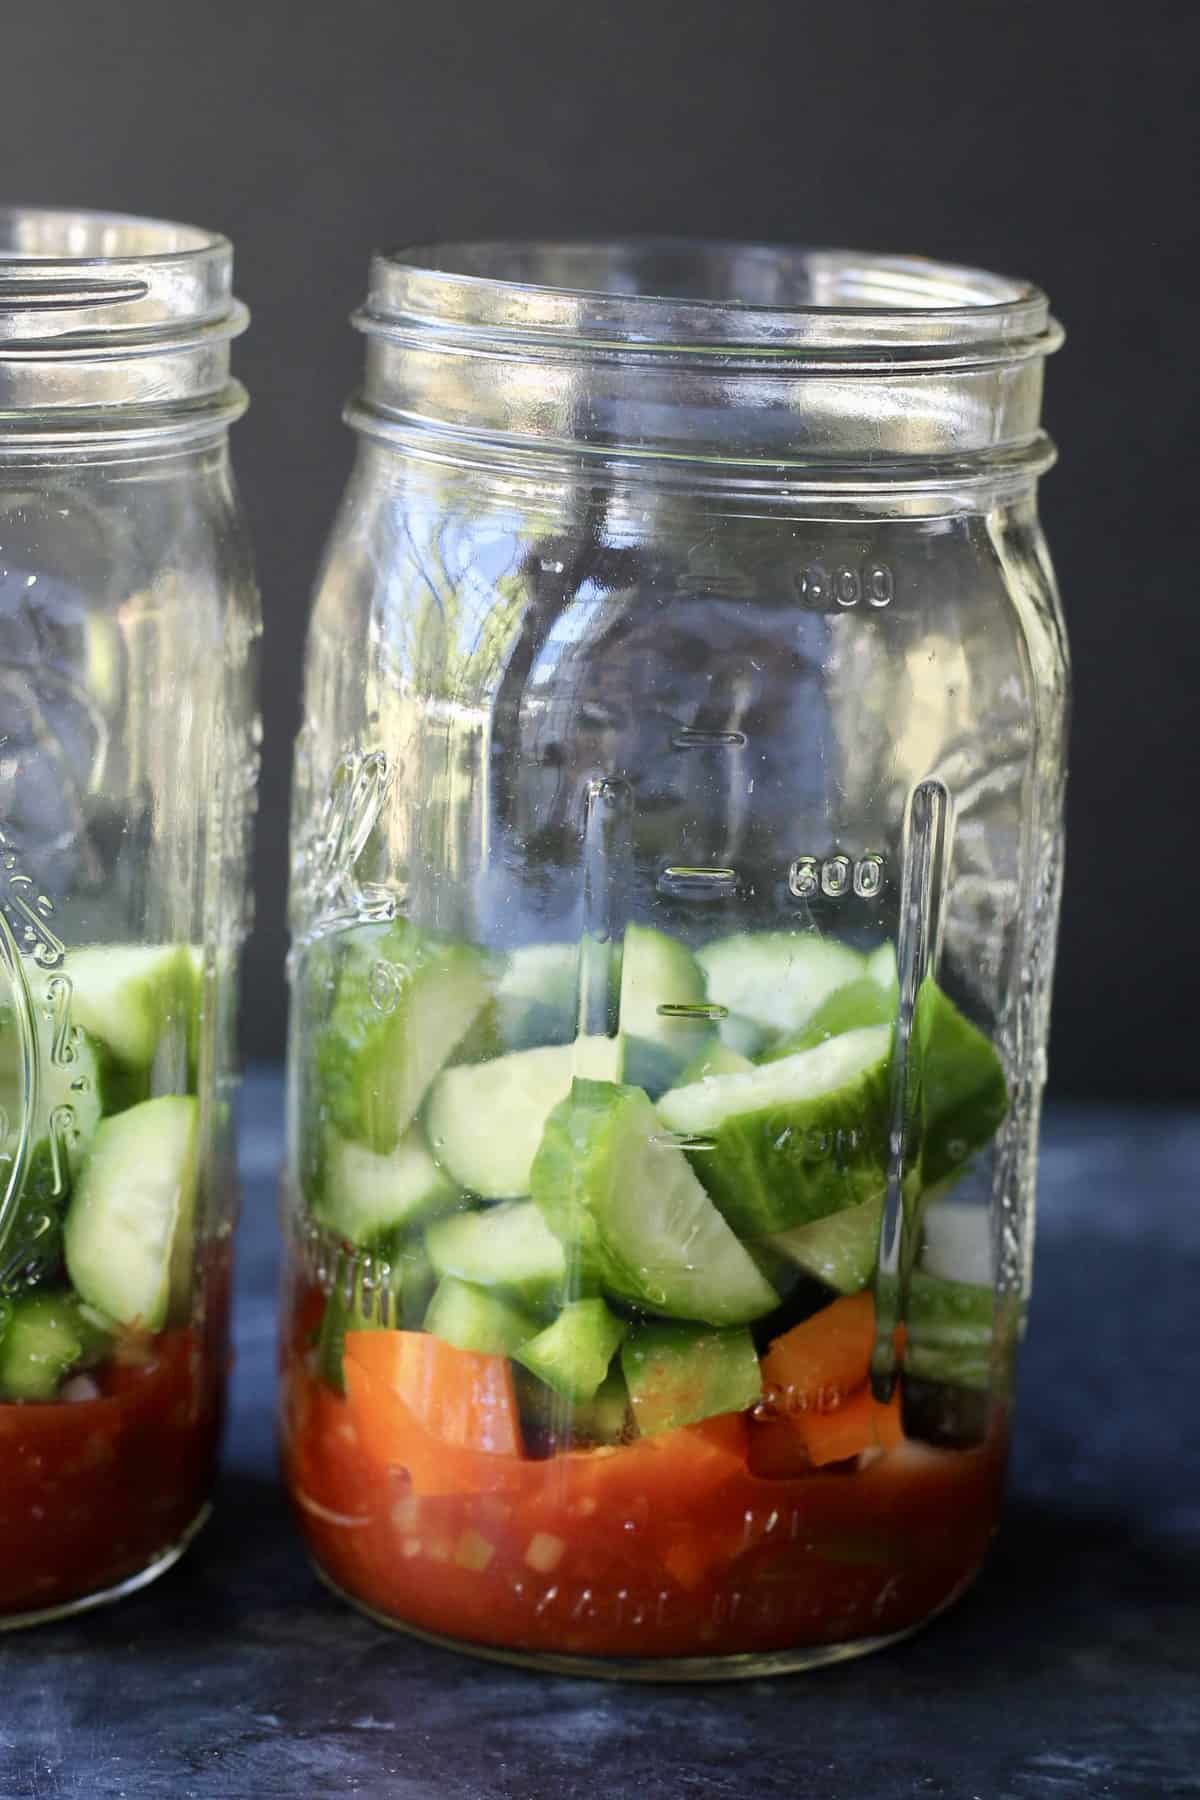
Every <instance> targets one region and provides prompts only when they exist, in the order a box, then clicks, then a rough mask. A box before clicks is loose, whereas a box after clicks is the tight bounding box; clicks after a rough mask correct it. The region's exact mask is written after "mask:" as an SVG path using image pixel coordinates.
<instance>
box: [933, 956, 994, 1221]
mask: <svg viewBox="0 0 1200 1800" xmlns="http://www.w3.org/2000/svg"><path fill="white" fill-rule="evenodd" d="M912 1043H913V1045H914V1046H915V1049H916V1055H917V1064H918V1069H919V1075H920V1095H921V1118H922V1133H921V1179H922V1182H923V1184H924V1185H925V1186H926V1187H931V1186H932V1185H933V1184H934V1182H938V1181H943V1180H945V1178H946V1177H947V1176H948V1175H950V1174H953V1173H954V1171H955V1170H957V1169H959V1168H961V1167H962V1165H963V1164H964V1163H965V1162H966V1161H967V1159H968V1157H970V1156H971V1154H972V1153H973V1152H974V1151H976V1150H978V1149H980V1148H981V1147H982V1146H983V1145H984V1144H986V1143H987V1142H988V1141H989V1140H990V1139H991V1138H992V1137H994V1136H995V1134H996V1132H997V1130H998V1129H999V1127H1000V1125H1001V1122H1002V1121H1003V1119H1004V1115H1005V1113H1006V1112H1007V1111H1008V1088H1007V1086H1006V1084H1005V1080H1004V1069H1003V1067H1002V1065H1001V1062H1000V1058H999V1057H998V1056H997V1054H996V1052H995V1050H994V1049H993V1047H992V1045H991V1043H990V1041H989V1040H988V1039H987V1038H986V1037H985V1036H984V1034H983V1032H982V1031H980V1030H979V1029H978V1028H977V1027H976V1026H974V1025H972V1024H971V1022H970V1020H969V1019H967V1018H966V1017H965V1016H964V1015H963V1013H961V1012H960V1011H959V1009H958V1007H957V1006H955V1004H954V1002H953V1001H952V1000H951V999H949V998H948V996H947V995H946V994H945V993H943V991H942V989H941V988H940V987H938V985H937V983H936V982H934V981H933V980H926V981H925V982H923V983H922V986H921V990H920V992H919V994H918V995H917V1004H916V1010H915V1014H914V1017H913V1030H912Z"/></svg>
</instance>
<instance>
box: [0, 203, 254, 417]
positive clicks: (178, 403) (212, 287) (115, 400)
mask: <svg viewBox="0 0 1200 1800" xmlns="http://www.w3.org/2000/svg"><path fill="white" fill-rule="evenodd" d="M232 275H233V250H232V247H231V245H230V244H229V243H228V241H227V240H226V239H225V238H223V237H219V236H216V235H214V234H213V233H211V232H206V231H201V230H198V229H196V228H195V227H193V226H189V225H176V224H171V223H169V222H167V221H164V220H155V219H138V218H131V217H126V216H124V215H121V214H116V213H90V212H66V211H58V210H55V209H46V208H37V207H32V208H20V207H17V208H0V447H3V446H7V445H8V444H9V443H11V442H12V441H14V440H19V439H23V438H24V437H25V436H31V437H36V438H43V437H54V436H84V437H86V436H90V435H93V434H102V435H107V434H111V433H114V432H116V433H124V434H129V433H140V432H150V433H156V434H161V433H163V432H173V433H176V434H189V435H190V434H194V433H196V432H198V431H199V432H202V433H206V434H211V432H212V431H213V430H214V429H223V428H224V427H225V426H226V425H227V424H228V423H229V421H230V419H232V418H236V417H237V416H238V414H239V413H240V412H242V411H243V409H244V406H245V396H244V393H243V391H242V389H241V388H240V387H239V386H238V384H237V383H236V382H234V381H232V380H231V379H230V374H229V345H230V341H231V340H232V339H233V338H234V337H236V336H237V335H238V334H239V333H240V332H241V331H243V330H244V329H245V326H246V320H247V314H246V309H245V307H244V306H242V305H241V303H240V302H239V301H238V300H236V299H235V298H234V297H233V292H232Z"/></svg>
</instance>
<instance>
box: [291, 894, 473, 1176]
mask: <svg viewBox="0 0 1200 1800" xmlns="http://www.w3.org/2000/svg"><path fill="white" fill-rule="evenodd" d="M343 935H344V938H345V939H346V940H348V941H343V942H340V943H337V944H336V945H335V946H334V948H333V957H334V959H335V964H336V973H335V974H334V975H333V980H334V984H335V985H334V1000H333V1005H332V1007H331V1009H330V1013H329V1017H328V1019H327V1021H326V1023H325V1024H324V1025H323V1026H321V1028H320V1030H319V1033H318V1037H317V1046H316V1053H315V1063H316V1071H315V1072H316V1078H317V1088H318V1092H319V1095H320V1101H321V1104H322V1105H323V1106H324V1108H325V1109H326V1111H327V1114H328V1117H329V1119H330V1120H331V1122H332V1123H333V1124H334V1125H335V1126H336V1128H337V1129H338V1131H339V1132H340V1133H341V1135H342V1136H343V1137H346V1138H352V1139H354V1140H356V1141H357V1142H359V1143H362V1144H365V1145H366V1146H367V1148H368V1149H370V1150H374V1151H375V1152H376V1154H377V1155H381V1156H382V1155H386V1154H387V1152H388V1151H389V1150H394V1149H395V1147H396V1145H397V1143H398V1142H399V1140H400V1138H401V1137H402V1136H403V1134H404V1132H405V1131H406V1130H407V1128H408V1126H409V1125H410V1124H411V1123H412V1121H413V1119H414V1118H415V1117H416V1115H417V1113H418V1111H419V1110H420V1108H421V1105H422V1103H423V1102H424V1099H425V1096H426V1094H427V1092H428V1091H429V1088H430V1086H431V1085H432V1082H433V1079H434V1077H435V1076H436V1075H437V1073H438V1070H439V1069H440V1068H441V1067H442V1065H443V1064H444V1063H445V1062H446V1061H447V1060H448V1058H449V1057H450V1056H451V1055H452V1054H453V1052H454V1050H455V1049H456V1047H457V1046H458V1045H459V1044H460V1043H461V1041H462V1040H463V1039H464V1038H465V1037H466V1036H467V1034H468V1033H469V1032H470V1031H471V1029H472V1027H473V1026H475V1024H476V1022H477V1020H478V1018H479V1015H480V1013H481V1012H483V1011H484V1009H485V1007H488V1006H490V1004H491V974H492V969H491V964H490V961H489V959H488V957H487V955H486V953H485V952H484V951H482V950H479V949H477V948H476V947H475V946H474V945H472V944H467V943H461V942H459V941H458V940H456V939H453V938H447V937H441V936H439V935H437V934H435V933H433V932H426V931H421V930H419V929H418V928H417V927H416V926H415V925H410V924H409V923H408V922H407V921H406V920H398V921H395V922H393V923H392V924H390V925H386V926H371V927H367V928H364V929H362V930H358V931H355V932H354V933H352V934H351V933H345V934H343ZM319 948H320V947H314V949H315V950H319ZM310 956H313V967H312V969H311V971H309V978H310V979H313V980H322V981H324V980H328V979H329V976H330V969H329V958H328V954H326V955H320V954H315V955H314V953H313V952H310ZM381 960H382V961H386V962H389V963H391V964H392V965H393V966H394V967H396V968H402V969H404V970H406V971H407V972H408V974H409V976H410V978H411V988H412V991H411V992H408V991H407V990H406V991H403V992H402V993H401V994H400V996H399V998H398V1000H397V1003H396V1005H395V1007H394V1008H393V1010H392V1011H390V1012H381V1011H380V1010H379V1008H378V1007H377V1006H376V1005H375V1004H374V1001H373V999H372V994H371V986H370V982H371V970H372V968H373V967H374V966H375V964H376V963H377V962H379V961H381ZM438 987H443V988H444V989H445V991H446V995H447V997H450V996H454V997H455V998H456V999H458V1000H459V1001H460V1004H459V1005H458V1008H457V1011H454V1012H449V1011H448V1009H445V1010H446V1011H447V1013H448V1019H449V1025H448V1029H446V1030H445V1031H444V1032H443V1037H444V1039H445V1042H444V1043H442V1044H441V1045H440V1047H439V1052H438V1054H436V1055H435V1056H434V1057H433V1058H432V1059H431V1060H430V1063H429V1064H428V1066H427V1067H420V1066H418V1058H419V1057H420V1054H421V1048H422V1040H423V1037H424V1034H423V1033H422V1032H421V1031H419V1030H414V1029H413V1027H412V1025H411V1023H410V1013H411V1009H412V1006H413V1004H414V1002H415V1001H416V1000H417V998H418V997H420V998H421V999H422V1001H423V1003H426V1004H427V1002H428V999H429V996H428V995H427V994H426V993H425V990H426V989H430V990H432V991H433V992H434V993H436V990H437V988H438Z"/></svg>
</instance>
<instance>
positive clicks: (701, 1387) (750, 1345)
mask: <svg viewBox="0 0 1200 1800" xmlns="http://www.w3.org/2000/svg"><path fill="white" fill-rule="evenodd" d="M621 1368H622V1370H623V1372H624V1375H625V1382H626V1385H627V1387H628V1389H629V1398H630V1403H631V1405H632V1408H633V1416H634V1419H635V1420H636V1422H637V1427H638V1430H639V1432H640V1433H641V1435H642V1436H643V1437H657V1436H658V1435H659V1434H660V1433H661V1432H664V1431H676V1430H678V1429H679V1428H680V1427H681V1426H683V1425H698V1424H699V1423H700V1422H701V1420H703V1419H712V1418H720V1417H721V1416H723V1415H724V1414H726V1413H738V1412H745V1411H746V1410H747V1408H748V1407H751V1406H754V1405H756V1404H757V1402H758V1401H759V1400H760V1399H761V1398H762V1368H761V1366H760V1364H759V1360H758V1352H757V1351H756V1350H755V1348H754V1339H753V1338H752V1337H751V1335H750V1333H749V1331H748V1330H747V1329H746V1327H745V1326H733V1327H727V1328H726V1329H724V1330H715V1331H714V1330H705V1329H703V1328H697V1327H694V1326H687V1325H663V1324H654V1325H644V1326H642V1327H641V1328H640V1329H639V1330H637V1331H635V1332H634V1333H633V1335H632V1336H631V1337H629V1338H627V1339H626V1341H625V1343H624V1344H623V1345H622V1347H621Z"/></svg>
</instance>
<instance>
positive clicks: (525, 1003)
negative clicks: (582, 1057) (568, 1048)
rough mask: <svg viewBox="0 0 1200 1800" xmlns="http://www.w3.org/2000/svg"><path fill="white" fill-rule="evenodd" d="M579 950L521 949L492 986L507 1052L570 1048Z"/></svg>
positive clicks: (566, 946) (560, 946)
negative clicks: (544, 1046) (542, 1046)
mask: <svg viewBox="0 0 1200 1800" xmlns="http://www.w3.org/2000/svg"><path fill="white" fill-rule="evenodd" d="M578 996H579V945H578V944H577V943H574V944H522V945H521V947H520V948H519V949H517V950H513V951H511V952H510V954H509V957H508V961H507V962H506V963H505V965H504V968H503V970H502V971H501V974H500V977H499V979H498V980H497V982H496V1012H497V1016H498V1022H499V1028H500V1037H501V1040H502V1042H503V1043H504V1046H505V1048H506V1049H509V1050H529V1049H532V1048H533V1047H534V1046H535V1045H538V1044H569V1043H570V1042H571V1039H572V1038H573V1037H574V1036H575V1022H576V1019H577V1017H578V1011H579V998H578Z"/></svg>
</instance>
